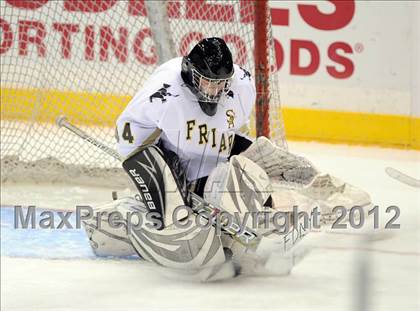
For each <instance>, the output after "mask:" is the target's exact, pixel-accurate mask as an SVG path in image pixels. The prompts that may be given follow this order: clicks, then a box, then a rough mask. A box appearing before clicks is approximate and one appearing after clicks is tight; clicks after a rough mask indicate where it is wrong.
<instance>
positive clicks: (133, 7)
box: [128, 0, 181, 18]
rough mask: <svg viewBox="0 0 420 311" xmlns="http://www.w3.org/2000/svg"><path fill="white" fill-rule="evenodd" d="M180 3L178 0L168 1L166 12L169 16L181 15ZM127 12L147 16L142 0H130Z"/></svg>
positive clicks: (176, 16)
mask: <svg viewBox="0 0 420 311" xmlns="http://www.w3.org/2000/svg"><path fill="white" fill-rule="evenodd" d="M180 9H181V3H180V2H168V4H167V10H168V12H167V14H168V17H169V18H180V17H181V12H180ZM128 14H129V15H133V16H147V9H146V5H145V4H144V0H130V2H129V3H128Z"/></svg>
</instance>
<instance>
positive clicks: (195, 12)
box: [185, 0, 235, 22]
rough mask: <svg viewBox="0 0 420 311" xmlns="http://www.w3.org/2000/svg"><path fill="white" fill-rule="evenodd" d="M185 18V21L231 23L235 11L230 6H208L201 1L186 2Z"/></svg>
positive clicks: (208, 4) (191, 0)
mask: <svg viewBox="0 0 420 311" xmlns="http://www.w3.org/2000/svg"><path fill="white" fill-rule="evenodd" d="M186 5H187V7H186V13H185V17H186V18H187V19H195V20H206V21H216V22H233V21H234V20H235V18H234V16H235V11H234V9H233V5H231V4H210V3H205V2H204V1H203V0H199V1H198V0H188V1H187V3H186Z"/></svg>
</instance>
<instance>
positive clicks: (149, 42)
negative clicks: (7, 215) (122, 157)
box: [0, 0, 285, 181]
mask: <svg viewBox="0 0 420 311" xmlns="http://www.w3.org/2000/svg"><path fill="white" fill-rule="evenodd" d="M0 10H1V19H0V27H1V38H0V40H1V41H0V56H1V68H2V69H1V165H2V181H4V180H10V179H15V178H17V176H22V175H24V176H25V178H27V177H28V176H31V178H34V179H36V180H52V179H53V180H60V179H61V176H65V175H66V174H67V172H66V171H65V170H66V169H68V168H70V171H71V174H72V176H74V177H75V178H76V175H82V176H85V177H86V176H92V177H98V176H105V175H106V174H104V172H111V173H112V174H114V168H116V167H118V166H119V164H118V163H117V162H116V161H115V160H113V159H112V158H110V157H109V156H108V155H106V154H103V153H102V152H101V151H98V150H96V149H95V148H94V147H92V146H89V145H88V144H86V143H84V142H83V141H82V140H80V139H79V138H77V137H73V136H72V135H71V134H69V133H67V132H66V131H63V130H60V129H59V128H58V127H56V126H55V125H54V120H55V119H56V117H57V116H59V115H63V114H64V115H66V116H67V117H68V118H69V120H70V121H71V122H73V123H75V124H78V125H79V126H81V127H83V128H84V130H86V131H87V132H89V133H90V134H91V135H92V136H94V137H95V138H97V139H98V140H101V141H103V142H104V143H105V144H107V145H109V146H110V147H114V146H115V141H114V135H113V131H114V129H113V125H114V122H115V119H116V117H117V116H118V115H119V113H120V112H121V111H122V109H123V108H124V107H125V105H126V104H127V103H128V101H129V100H130V98H131V97H132V96H133V95H134V94H135V93H136V92H137V91H138V90H139V89H140V88H141V86H142V85H143V83H144V82H145V81H146V80H147V78H148V77H149V76H150V74H151V73H152V72H153V70H154V69H155V68H156V67H157V65H158V64H159V63H160V62H162V61H163V60H165V59H167V58H170V57H173V56H180V55H185V54H186V53H187V52H188V51H189V50H190V49H191V48H192V46H194V44H195V43H196V42H197V41H198V40H200V39H201V38H204V37H208V36H219V37H222V38H224V39H225V41H226V42H227V43H228V45H229V47H230V48H231V50H232V52H233V55H234V61H235V62H236V63H238V64H239V65H241V66H243V67H244V68H245V69H247V70H248V71H250V72H251V73H252V74H254V77H255V80H256V88H257V93H258V94H257V96H258V98H257V103H256V109H255V111H256V115H255V118H253V120H252V124H251V133H252V134H253V135H256V134H257V135H266V136H270V137H271V138H272V139H273V140H275V141H276V142H277V144H280V145H285V140H284V130H283V122H282V118H281V111H280V96H279V86H278V81H277V75H275V74H273V73H272V70H271V68H272V67H273V64H274V63H275V53H274V48H273V40H272V31H271V20H270V14H269V7H268V2H267V1H266V0H263V1H261V0H260V1H251V0H240V1H239V0H238V1H167V2H164V1H141V0H129V1H116V0H109V1H101V0H84V1H78V0H64V1H52V0H51V1H48V0H35V1H21V0H5V1H1V2H0ZM254 55H255V57H254ZM255 124H256V126H255ZM32 170H35V171H34V172H32ZM79 173H80V174H79ZM83 179H84V178H83Z"/></svg>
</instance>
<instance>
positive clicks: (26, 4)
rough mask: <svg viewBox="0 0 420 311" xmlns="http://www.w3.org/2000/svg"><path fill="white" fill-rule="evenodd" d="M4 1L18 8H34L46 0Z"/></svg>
mask: <svg viewBox="0 0 420 311" xmlns="http://www.w3.org/2000/svg"><path fill="white" fill-rule="evenodd" d="M6 2H7V3H8V4H10V5H11V6H14V7H15V8H18V9H28V10H35V9H38V8H40V7H42V6H43V5H44V4H46V3H47V2H48V0H32V1H28V0H6Z"/></svg>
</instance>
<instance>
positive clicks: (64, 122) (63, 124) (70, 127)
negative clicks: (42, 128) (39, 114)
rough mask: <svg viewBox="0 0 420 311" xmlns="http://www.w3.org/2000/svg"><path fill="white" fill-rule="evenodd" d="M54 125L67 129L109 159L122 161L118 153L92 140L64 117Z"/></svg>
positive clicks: (58, 119)
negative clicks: (108, 156)
mask: <svg viewBox="0 0 420 311" xmlns="http://www.w3.org/2000/svg"><path fill="white" fill-rule="evenodd" d="M56 123H57V125H58V126H59V127H64V128H66V129H68V130H69V131H71V132H73V133H74V134H76V135H77V136H79V137H80V138H82V139H84V140H85V141H87V142H89V143H90V144H92V145H94V146H95V147H97V148H99V149H101V150H102V151H104V152H105V153H107V154H109V155H110V156H111V157H113V158H115V159H116V160H119V161H122V158H121V156H120V155H119V153H118V152H117V151H116V150H114V149H112V148H110V147H108V146H106V145H104V144H103V143H101V142H100V141H99V140H97V139H95V138H93V137H92V136H90V135H89V134H87V133H86V132H84V131H83V130H81V129H80V128H78V127H76V126H74V125H73V124H71V123H70V122H69V121H68V120H67V118H66V117H64V116H61V117H59V118H57V120H56Z"/></svg>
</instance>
